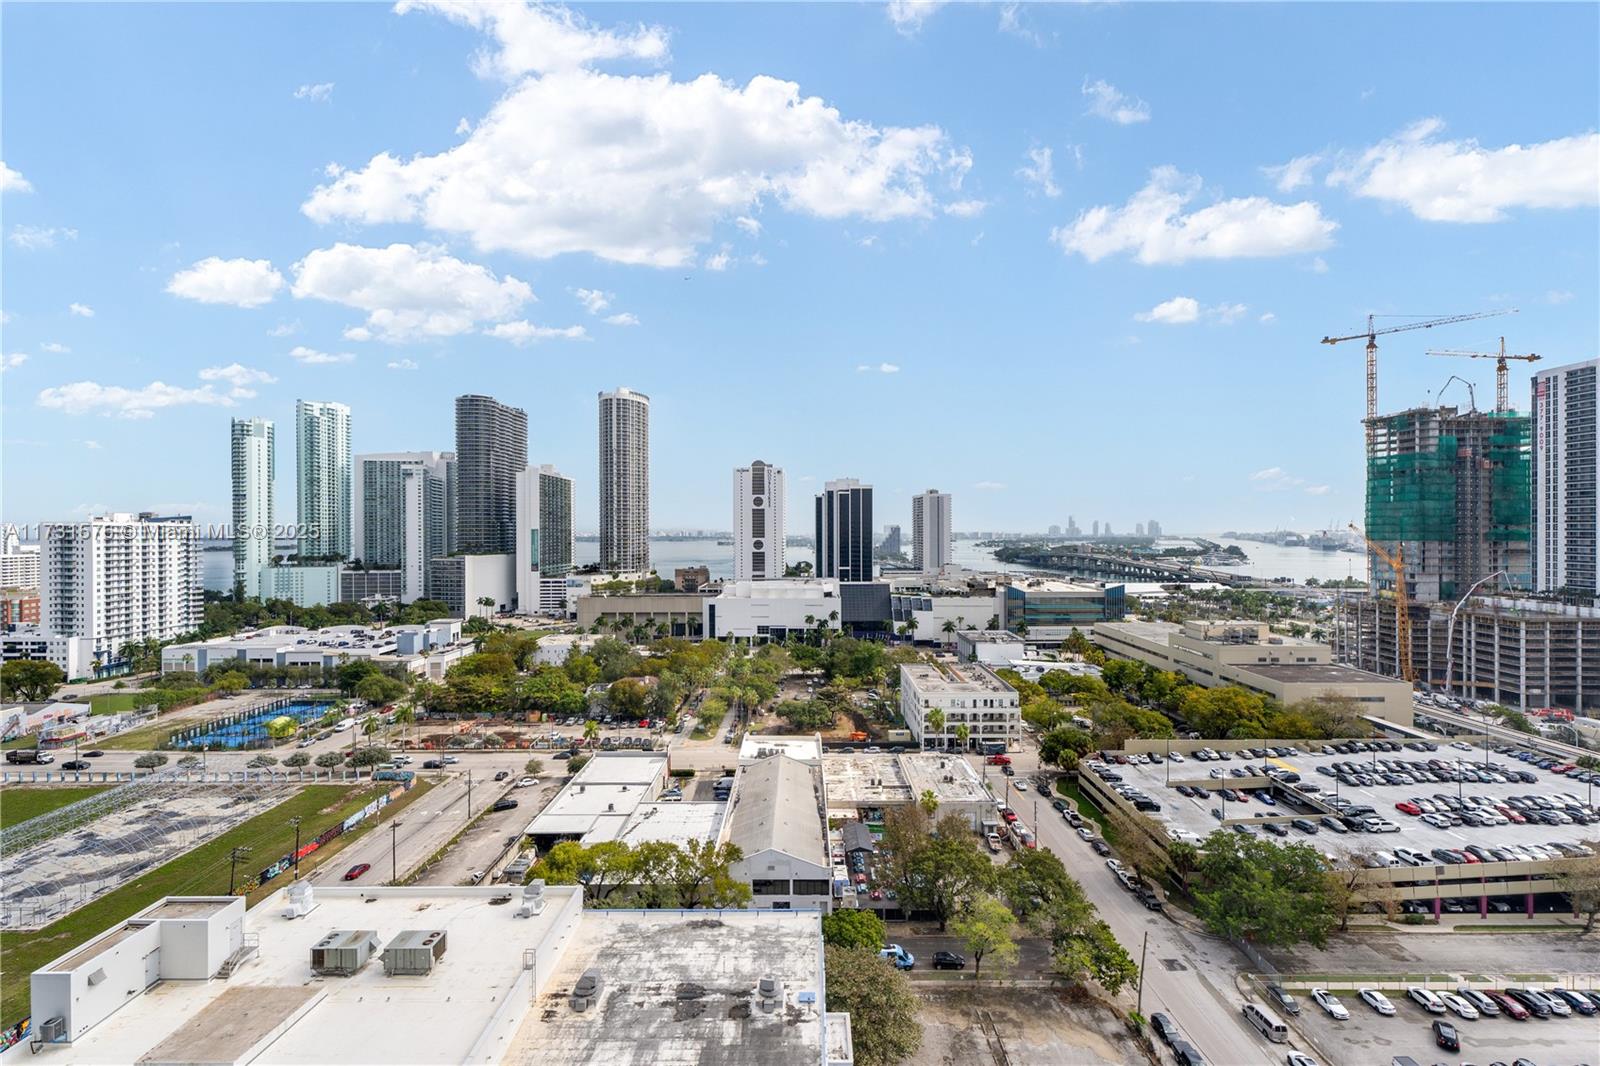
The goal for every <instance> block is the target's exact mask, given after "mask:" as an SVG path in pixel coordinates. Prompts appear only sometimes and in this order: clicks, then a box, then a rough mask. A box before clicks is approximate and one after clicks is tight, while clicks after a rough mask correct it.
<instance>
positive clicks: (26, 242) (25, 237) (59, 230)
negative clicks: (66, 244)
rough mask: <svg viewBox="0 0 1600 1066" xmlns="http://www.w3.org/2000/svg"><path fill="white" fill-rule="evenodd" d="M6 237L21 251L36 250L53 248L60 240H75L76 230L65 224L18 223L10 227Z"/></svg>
mask: <svg viewBox="0 0 1600 1066" xmlns="http://www.w3.org/2000/svg"><path fill="white" fill-rule="evenodd" d="M8 239H9V240H10V241H11V243H12V244H14V245H16V246H17V247H18V248H21V249H22V250H23V251H28V252H36V251H39V250H41V249H44V248H54V247H55V246H56V245H57V244H59V243H61V242H62V241H75V240H77V239H78V231H77V230H75V229H72V228H70V227H66V226H24V225H22V224H20V223H19V224H17V225H15V226H12V227H11V235H10V237H9V238H8Z"/></svg>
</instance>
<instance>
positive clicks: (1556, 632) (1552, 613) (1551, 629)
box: [1333, 556, 1600, 717]
mask: <svg viewBox="0 0 1600 1066" xmlns="http://www.w3.org/2000/svg"><path fill="white" fill-rule="evenodd" d="M1409 559H1410V557H1409V556H1407V562H1408V566H1407V568H1408V569H1409ZM1454 607H1455V603H1454V602H1448V603H1418V604H1412V605H1411V606H1410V615H1409V617H1410V620H1411V627H1410V628H1411V663H1412V669H1413V670H1414V671H1415V674H1416V680H1418V681H1421V682H1424V683H1426V684H1429V685H1431V686H1432V687H1433V688H1435V689H1438V690H1440V691H1445V690H1446V689H1447V688H1448V691H1449V692H1451V693H1452V694H1453V695H1457V696H1467V697H1470V698H1472V699H1480V700H1489V701H1492V702H1494V703H1499V704H1503V705H1504V706H1507V707H1514V708H1516V709H1518V710H1521V711H1529V710H1533V709H1535V708H1538V707H1565V708H1567V709H1568V710H1571V711H1574V712H1577V713H1580V714H1587V715H1589V716H1590V717H1596V716H1600V607H1590V606H1576V605H1573V604H1566V603H1558V602H1555V601H1553V600H1549V599H1536V598H1532V597H1520V596H1519V597H1511V596H1475V597H1473V598H1472V599H1470V600H1468V601H1467V602H1466V603H1464V604H1462V605H1461V609H1460V610H1459V611H1456V612H1455V625H1454V627H1453V630H1452V627H1451V624H1450V615H1451V611H1452V609H1453V608H1454ZM1395 621H1396V619H1395V604H1394V600H1393V599H1392V598H1388V597H1373V596H1370V595H1368V596H1353V597H1347V598H1344V599H1343V600H1341V602H1340V604H1339V607H1338V611H1337V614H1336V620H1335V625H1334V633H1333V645H1334V650H1335V653H1336V655H1337V657H1338V660H1339V661H1340V662H1344V663H1349V664H1351V665H1353V666H1357V667H1360V668H1362V669H1365V670H1372V671H1375V672H1377V673H1380V674H1387V675H1389V676H1391V677H1396V676H1399V675H1400V652H1399V645H1398V642H1397V641H1396V639H1395V629H1396V625H1395Z"/></svg>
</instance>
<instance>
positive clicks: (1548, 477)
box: [1532, 359, 1600, 597]
mask: <svg viewBox="0 0 1600 1066" xmlns="http://www.w3.org/2000/svg"><path fill="white" fill-rule="evenodd" d="M1597 377H1600V359H1590V360H1588V361H1587V362H1583V363H1572V364H1569V365H1567V366H1556V367H1551V368H1550V369H1549V370H1545V371H1542V372H1540V373H1538V374H1535V375H1534V376H1533V515H1532V520H1533V581H1534V588H1536V589H1538V590H1539V591H1541V592H1556V591H1565V592H1572V593H1577V594H1578V595H1580V596H1589V597H1593V596H1596V595H1600V516H1597V513H1596V503H1597V501H1600V495H1597V494H1600V417H1597V414H1600V412H1597V407H1596V401H1597V400H1600V395H1597V390H1596V378H1597Z"/></svg>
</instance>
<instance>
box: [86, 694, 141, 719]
mask: <svg viewBox="0 0 1600 1066" xmlns="http://www.w3.org/2000/svg"><path fill="white" fill-rule="evenodd" d="M147 699H148V697H142V696H140V694H139V693H137V692H97V693H95V694H94V695H93V696H90V697H89V713H90V714H116V713H117V712H119V711H131V710H134V709H135V708H137V707H139V706H140V705H141V704H142V703H143V702H144V701H145V700H147Z"/></svg>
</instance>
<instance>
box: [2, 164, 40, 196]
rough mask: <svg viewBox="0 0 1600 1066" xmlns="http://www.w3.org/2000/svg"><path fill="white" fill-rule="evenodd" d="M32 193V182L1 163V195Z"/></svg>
mask: <svg viewBox="0 0 1600 1066" xmlns="http://www.w3.org/2000/svg"><path fill="white" fill-rule="evenodd" d="M32 191H33V183H32V182H30V181H29V180H28V179H27V178H25V177H23V176H22V175H21V174H19V173H18V172H17V171H15V170H12V169H11V168H10V167H8V166H6V165H5V163H4V162H3V161H0V193H5V192H32Z"/></svg>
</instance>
